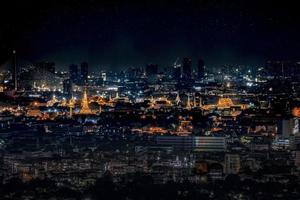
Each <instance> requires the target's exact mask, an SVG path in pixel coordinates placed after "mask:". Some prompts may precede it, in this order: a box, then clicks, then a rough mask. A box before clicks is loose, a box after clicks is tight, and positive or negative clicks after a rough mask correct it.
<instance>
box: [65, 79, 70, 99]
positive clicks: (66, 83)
mask: <svg viewBox="0 0 300 200" xmlns="http://www.w3.org/2000/svg"><path fill="white" fill-rule="evenodd" d="M63 92H64V94H65V95H66V96H67V98H71V96H72V81H71V80H70V79H66V80H64V81H63Z"/></svg>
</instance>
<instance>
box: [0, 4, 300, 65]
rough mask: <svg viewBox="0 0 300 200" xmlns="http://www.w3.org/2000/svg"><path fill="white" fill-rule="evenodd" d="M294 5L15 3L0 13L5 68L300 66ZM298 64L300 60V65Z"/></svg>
mask: <svg viewBox="0 0 300 200" xmlns="http://www.w3.org/2000/svg"><path fill="white" fill-rule="evenodd" d="M296 2H297V1H282V2H281V3H275V2H274V1H264V2H259V1H243V0H240V1H237V0H235V1H224V0H223V1H216V0H206V1H191V0H190V1H163V0H161V1H139V2H138V1H137V2H134V1H112V0H111V1H102V2H99V1H93V0H85V1H79V0H73V1H70V0H69V1H67V0H60V1H54V0H53V1H32V0H26V1H25V0H23V1H10V3H9V4H6V5H4V4H3V3H2V4H3V5H2V6H1V13H0V17H1V18H0V22H1V29H0V53H1V54H0V63H2V66H3V65H5V63H7V61H8V60H9V58H10V53H11V51H12V49H17V53H18V60H19V63H21V64H25V63H35V62H37V61H42V60H46V61H53V62H55V63H56V65H57V67H58V68H60V69H62V68H63V67H64V66H68V65H69V64H72V63H80V62H82V61H87V62H89V64H90V66H91V68H92V69H93V70H99V69H104V68H105V69H112V70H119V69H124V68H125V67H128V66H144V65H145V64H147V63H157V64H159V66H160V67H167V66H170V65H172V63H174V61H175V60H176V58H177V57H180V58H182V57H191V58H192V59H193V61H194V62H193V64H194V67H195V65H196V59H198V58H202V59H203V60H204V61H205V63H206V66H208V67H210V66H219V65H223V64H244V65H262V64H264V63H265V61H266V60H268V59H299V58H300V51H299V49H300V48H299V47H300V40H299V36H300V32H299V29H300V28H299V27H300V26H299V25H300V24H299V19H300V18H299V15H300V11H299V9H298V6H297V5H296ZM299 60H300V59H299Z"/></svg>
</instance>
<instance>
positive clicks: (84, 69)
mask: <svg viewBox="0 0 300 200" xmlns="http://www.w3.org/2000/svg"><path fill="white" fill-rule="evenodd" d="M88 69H89V66H88V63H86V62H83V63H81V65H80V79H81V84H83V85H86V84H87V82H88V73H89V71H88Z"/></svg>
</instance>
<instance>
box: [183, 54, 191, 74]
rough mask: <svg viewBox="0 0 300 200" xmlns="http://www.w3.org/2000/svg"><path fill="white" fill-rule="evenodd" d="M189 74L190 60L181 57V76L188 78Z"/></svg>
mask: <svg viewBox="0 0 300 200" xmlns="http://www.w3.org/2000/svg"><path fill="white" fill-rule="evenodd" d="M191 75H192V60H191V59H190V58H183V62H182V78H184V79H190V78H191Z"/></svg>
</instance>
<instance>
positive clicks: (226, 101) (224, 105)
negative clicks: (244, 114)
mask: <svg viewBox="0 0 300 200" xmlns="http://www.w3.org/2000/svg"><path fill="white" fill-rule="evenodd" d="M247 106H248V105H246V104H234V103H233V101H232V100H231V99H230V98H224V97H221V98H219V100H218V102H217V104H209V105H203V106H201V108H202V109H204V110H212V109H218V110H224V109H230V108H232V107H238V108H240V109H241V110H244V109H246V108H247Z"/></svg>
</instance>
